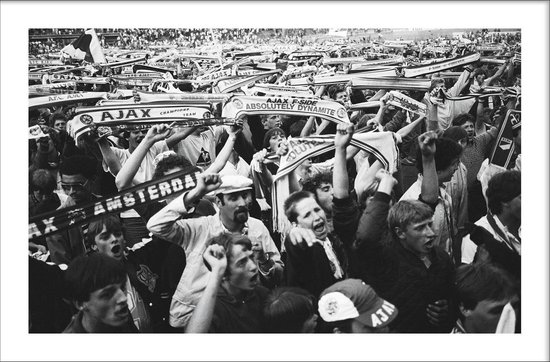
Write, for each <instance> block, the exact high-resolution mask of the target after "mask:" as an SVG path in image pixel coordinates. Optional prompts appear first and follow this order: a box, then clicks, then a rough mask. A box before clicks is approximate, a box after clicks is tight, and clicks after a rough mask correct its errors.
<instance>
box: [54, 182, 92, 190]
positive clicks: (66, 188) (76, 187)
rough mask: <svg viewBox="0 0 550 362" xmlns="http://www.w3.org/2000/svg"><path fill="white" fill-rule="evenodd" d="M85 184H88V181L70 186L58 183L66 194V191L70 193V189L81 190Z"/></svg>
mask: <svg viewBox="0 0 550 362" xmlns="http://www.w3.org/2000/svg"><path fill="white" fill-rule="evenodd" d="M87 183H88V180H86V181H84V182H75V183H70V184H68V183H65V182H60V183H59V184H60V185H61V188H62V189H63V191H65V192H67V191H71V190H72V189H74V190H83V189H84V186H86V184H87Z"/></svg>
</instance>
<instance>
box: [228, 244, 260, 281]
mask: <svg viewBox="0 0 550 362" xmlns="http://www.w3.org/2000/svg"><path fill="white" fill-rule="evenodd" d="M230 260H231V262H230V263H229V265H228V268H229V273H230V276H229V284H230V285H231V286H232V287H234V288H237V289H239V290H252V289H254V288H255V287H256V285H257V284H258V280H259V279H258V267H257V265H256V260H255V258H254V253H253V252H252V250H246V248H245V247H244V246H243V245H238V244H237V245H233V246H231V259H230Z"/></svg>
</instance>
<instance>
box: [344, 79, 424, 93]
mask: <svg viewBox="0 0 550 362" xmlns="http://www.w3.org/2000/svg"><path fill="white" fill-rule="evenodd" d="M430 84H431V81H430V80H429V79H410V78H398V77H386V78H354V79H352V80H351V88H352V89H388V90H417V91H427V90H428V89H429V88H430Z"/></svg>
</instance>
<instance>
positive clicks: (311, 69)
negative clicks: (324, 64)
mask: <svg viewBox="0 0 550 362" xmlns="http://www.w3.org/2000/svg"><path fill="white" fill-rule="evenodd" d="M317 70H318V69H317V67H316V66H314V65H306V66H303V67H292V68H288V69H287V70H285V71H284V72H283V75H284V76H287V77H290V76H296V75H303V74H309V73H312V74H313V73H317Z"/></svg>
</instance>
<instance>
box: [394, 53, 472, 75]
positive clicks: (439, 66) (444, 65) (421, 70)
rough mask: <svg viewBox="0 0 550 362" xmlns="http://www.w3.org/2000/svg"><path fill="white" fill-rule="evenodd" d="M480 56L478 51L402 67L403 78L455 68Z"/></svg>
mask: <svg viewBox="0 0 550 362" xmlns="http://www.w3.org/2000/svg"><path fill="white" fill-rule="evenodd" d="M479 58H480V55H479V53H474V54H469V55H465V56H462V57H457V58H454V59H449V60H444V61H442V62H438V63H433V64H430V65H425V66H418V67H409V68H404V69H403V71H404V75H405V78H411V77H418V76H420V75H425V74H431V73H437V72H440V71H442V70H447V69H451V68H456V67H459V66H462V65H467V64H470V63H473V62H476V61H478V60H479Z"/></svg>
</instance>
